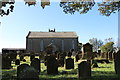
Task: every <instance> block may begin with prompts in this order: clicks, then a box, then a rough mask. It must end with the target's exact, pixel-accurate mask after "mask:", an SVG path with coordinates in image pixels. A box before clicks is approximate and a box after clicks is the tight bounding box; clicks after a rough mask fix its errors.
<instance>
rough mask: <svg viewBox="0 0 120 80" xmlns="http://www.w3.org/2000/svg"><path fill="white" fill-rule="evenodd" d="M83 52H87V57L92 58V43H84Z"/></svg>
mask: <svg viewBox="0 0 120 80" xmlns="http://www.w3.org/2000/svg"><path fill="white" fill-rule="evenodd" d="M83 52H84V54H86V59H87V60H91V55H92V52H93V50H92V45H91V44H90V43H86V44H84V45H83Z"/></svg>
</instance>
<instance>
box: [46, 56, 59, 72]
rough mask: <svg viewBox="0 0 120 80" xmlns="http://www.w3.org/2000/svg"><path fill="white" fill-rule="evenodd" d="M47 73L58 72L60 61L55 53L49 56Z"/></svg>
mask: <svg viewBox="0 0 120 80" xmlns="http://www.w3.org/2000/svg"><path fill="white" fill-rule="evenodd" d="M47 74H58V62H57V60H56V58H55V56H53V55H48V57H47Z"/></svg>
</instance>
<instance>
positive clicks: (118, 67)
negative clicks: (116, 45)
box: [114, 50, 120, 76]
mask: <svg viewBox="0 0 120 80" xmlns="http://www.w3.org/2000/svg"><path fill="white" fill-rule="evenodd" d="M114 67H115V72H116V74H118V75H119V76H120V50H119V51H118V52H117V53H116V54H115V59H114Z"/></svg>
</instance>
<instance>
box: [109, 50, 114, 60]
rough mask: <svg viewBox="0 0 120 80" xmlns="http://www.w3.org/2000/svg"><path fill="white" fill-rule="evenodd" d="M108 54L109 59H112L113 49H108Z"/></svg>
mask: <svg viewBox="0 0 120 80" xmlns="http://www.w3.org/2000/svg"><path fill="white" fill-rule="evenodd" d="M108 55H109V60H113V51H110V52H109V53H108Z"/></svg>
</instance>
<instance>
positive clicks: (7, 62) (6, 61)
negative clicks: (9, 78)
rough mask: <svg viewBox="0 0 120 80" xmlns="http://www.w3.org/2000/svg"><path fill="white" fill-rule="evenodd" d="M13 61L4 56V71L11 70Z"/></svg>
mask: <svg viewBox="0 0 120 80" xmlns="http://www.w3.org/2000/svg"><path fill="white" fill-rule="evenodd" d="M11 68H12V66H11V59H10V57H8V56H2V69H11Z"/></svg>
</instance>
